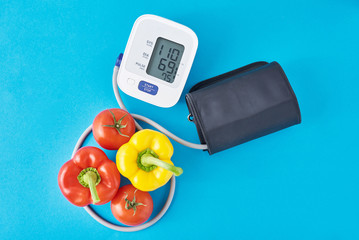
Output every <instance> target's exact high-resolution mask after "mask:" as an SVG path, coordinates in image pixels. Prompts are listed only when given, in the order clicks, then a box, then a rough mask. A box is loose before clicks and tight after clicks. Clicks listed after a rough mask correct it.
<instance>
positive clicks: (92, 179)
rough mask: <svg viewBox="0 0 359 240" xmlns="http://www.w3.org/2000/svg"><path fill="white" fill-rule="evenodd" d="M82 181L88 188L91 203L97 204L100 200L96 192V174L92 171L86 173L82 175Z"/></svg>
mask: <svg viewBox="0 0 359 240" xmlns="http://www.w3.org/2000/svg"><path fill="white" fill-rule="evenodd" d="M82 179H83V181H84V182H85V183H87V184H88V186H89V188H90V192H91V197H92V201H93V203H97V202H99V201H100V198H99V196H98V194H97V190H96V182H97V174H96V173H94V172H92V171H88V172H86V173H85V174H84V175H83V177H82Z"/></svg>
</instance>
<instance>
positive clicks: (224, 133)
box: [186, 62, 301, 154]
mask: <svg viewBox="0 0 359 240" xmlns="http://www.w3.org/2000/svg"><path fill="white" fill-rule="evenodd" d="M186 102H187V106H188V109H189V113H190V115H189V116H190V117H191V120H193V122H194V123H195V124H196V127H197V131H198V135H199V138H200V141H201V143H202V144H207V146H208V152H209V154H213V153H216V152H219V151H222V150H225V149H227V148H231V147H233V146H236V145H238V144H241V143H244V142H247V141H250V140H252V139H255V138H259V137H262V136H264V135H267V134H269V133H273V132H275V131H278V130H281V129H284V128H287V127H290V126H292V125H295V124H299V123H300V122H301V116H300V110H299V106H298V102H297V99H296V96H295V94H294V92H293V89H292V87H291V86H290V84H289V82H288V79H287V77H286V75H285V74H284V72H283V69H282V68H281V66H280V65H279V64H278V63H277V62H271V63H267V62H255V63H252V64H249V65H247V66H244V67H241V68H238V69H236V70H234V71H231V72H228V73H225V74H222V75H219V76H216V77H213V78H210V79H207V80H205V81H202V82H200V83H198V84H196V85H195V86H193V87H192V88H191V90H190V91H189V93H188V94H187V95H186Z"/></svg>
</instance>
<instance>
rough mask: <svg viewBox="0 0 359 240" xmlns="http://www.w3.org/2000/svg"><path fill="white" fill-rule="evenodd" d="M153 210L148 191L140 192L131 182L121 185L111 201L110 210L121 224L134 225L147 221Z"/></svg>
mask: <svg viewBox="0 0 359 240" xmlns="http://www.w3.org/2000/svg"><path fill="white" fill-rule="evenodd" d="M152 210H153V201H152V198H151V195H150V194H149V193H148V192H142V191H141V190H138V189H136V188H135V187H134V186H132V185H131V184H129V185H125V186H123V187H121V188H120V189H119V190H118V192H117V194H116V196H115V197H114V198H113V199H112V201H111V211H112V214H113V215H114V216H115V218H116V219H117V220H118V221H120V222H121V223H123V224H126V225H129V226H136V225H139V224H141V223H144V222H146V221H147V219H148V218H149V217H150V216H151V214H152Z"/></svg>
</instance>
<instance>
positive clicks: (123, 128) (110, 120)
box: [92, 108, 136, 150]
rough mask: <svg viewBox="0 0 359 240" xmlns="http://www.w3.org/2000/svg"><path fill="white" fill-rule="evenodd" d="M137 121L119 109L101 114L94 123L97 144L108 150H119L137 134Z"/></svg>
mask: <svg viewBox="0 0 359 240" xmlns="http://www.w3.org/2000/svg"><path fill="white" fill-rule="evenodd" d="M135 129H136V126H135V121H134V120H133V118H132V116H131V115H130V114H129V113H128V112H126V111H125V110H122V109H119V108H112V109H107V110H104V111H102V112H100V113H99V114H98V115H97V116H96V117H95V120H94V121H93V124H92V132H93V136H94V137H95V140H96V142H97V143H98V144H99V145H100V146H101V147H103V148H105V149H108V150H117V149H119V148H120V147H121V146H122V145H123V144H125V143H127V142H128V141H129V140H130V138H131V136H132V135H133V134H134V133H135Z"/></svg>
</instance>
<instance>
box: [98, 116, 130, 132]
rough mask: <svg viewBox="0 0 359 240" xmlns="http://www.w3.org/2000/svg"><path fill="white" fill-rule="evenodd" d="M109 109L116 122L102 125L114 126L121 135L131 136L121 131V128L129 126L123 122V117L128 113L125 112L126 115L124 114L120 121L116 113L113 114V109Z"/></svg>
mask: <svg viewBox="0 0 359 240" xmlns="http://www.w3.org/2000/svg"><path fill="white" fill-rule="evenodd" d="M108 111H110V113H111V115H112V117H113V122H114V124H113V125H102V126H103V127H111V128H114V129H116V130H117V132H118V133H119V134H120V135H121V136H124V137H129V136H127V135H125V134H123V133H122V132H121V129H122V128H125V127H127V124H125V125H124V124H122V121H123V119H124V118H125V117H126V116H127V113H126V114H125V115H123V116H122V117H121V118H120V119H119V120H118V121H117V120H116V117H115V114H113V112H112V111H111V110H108Z"/></svg>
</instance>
